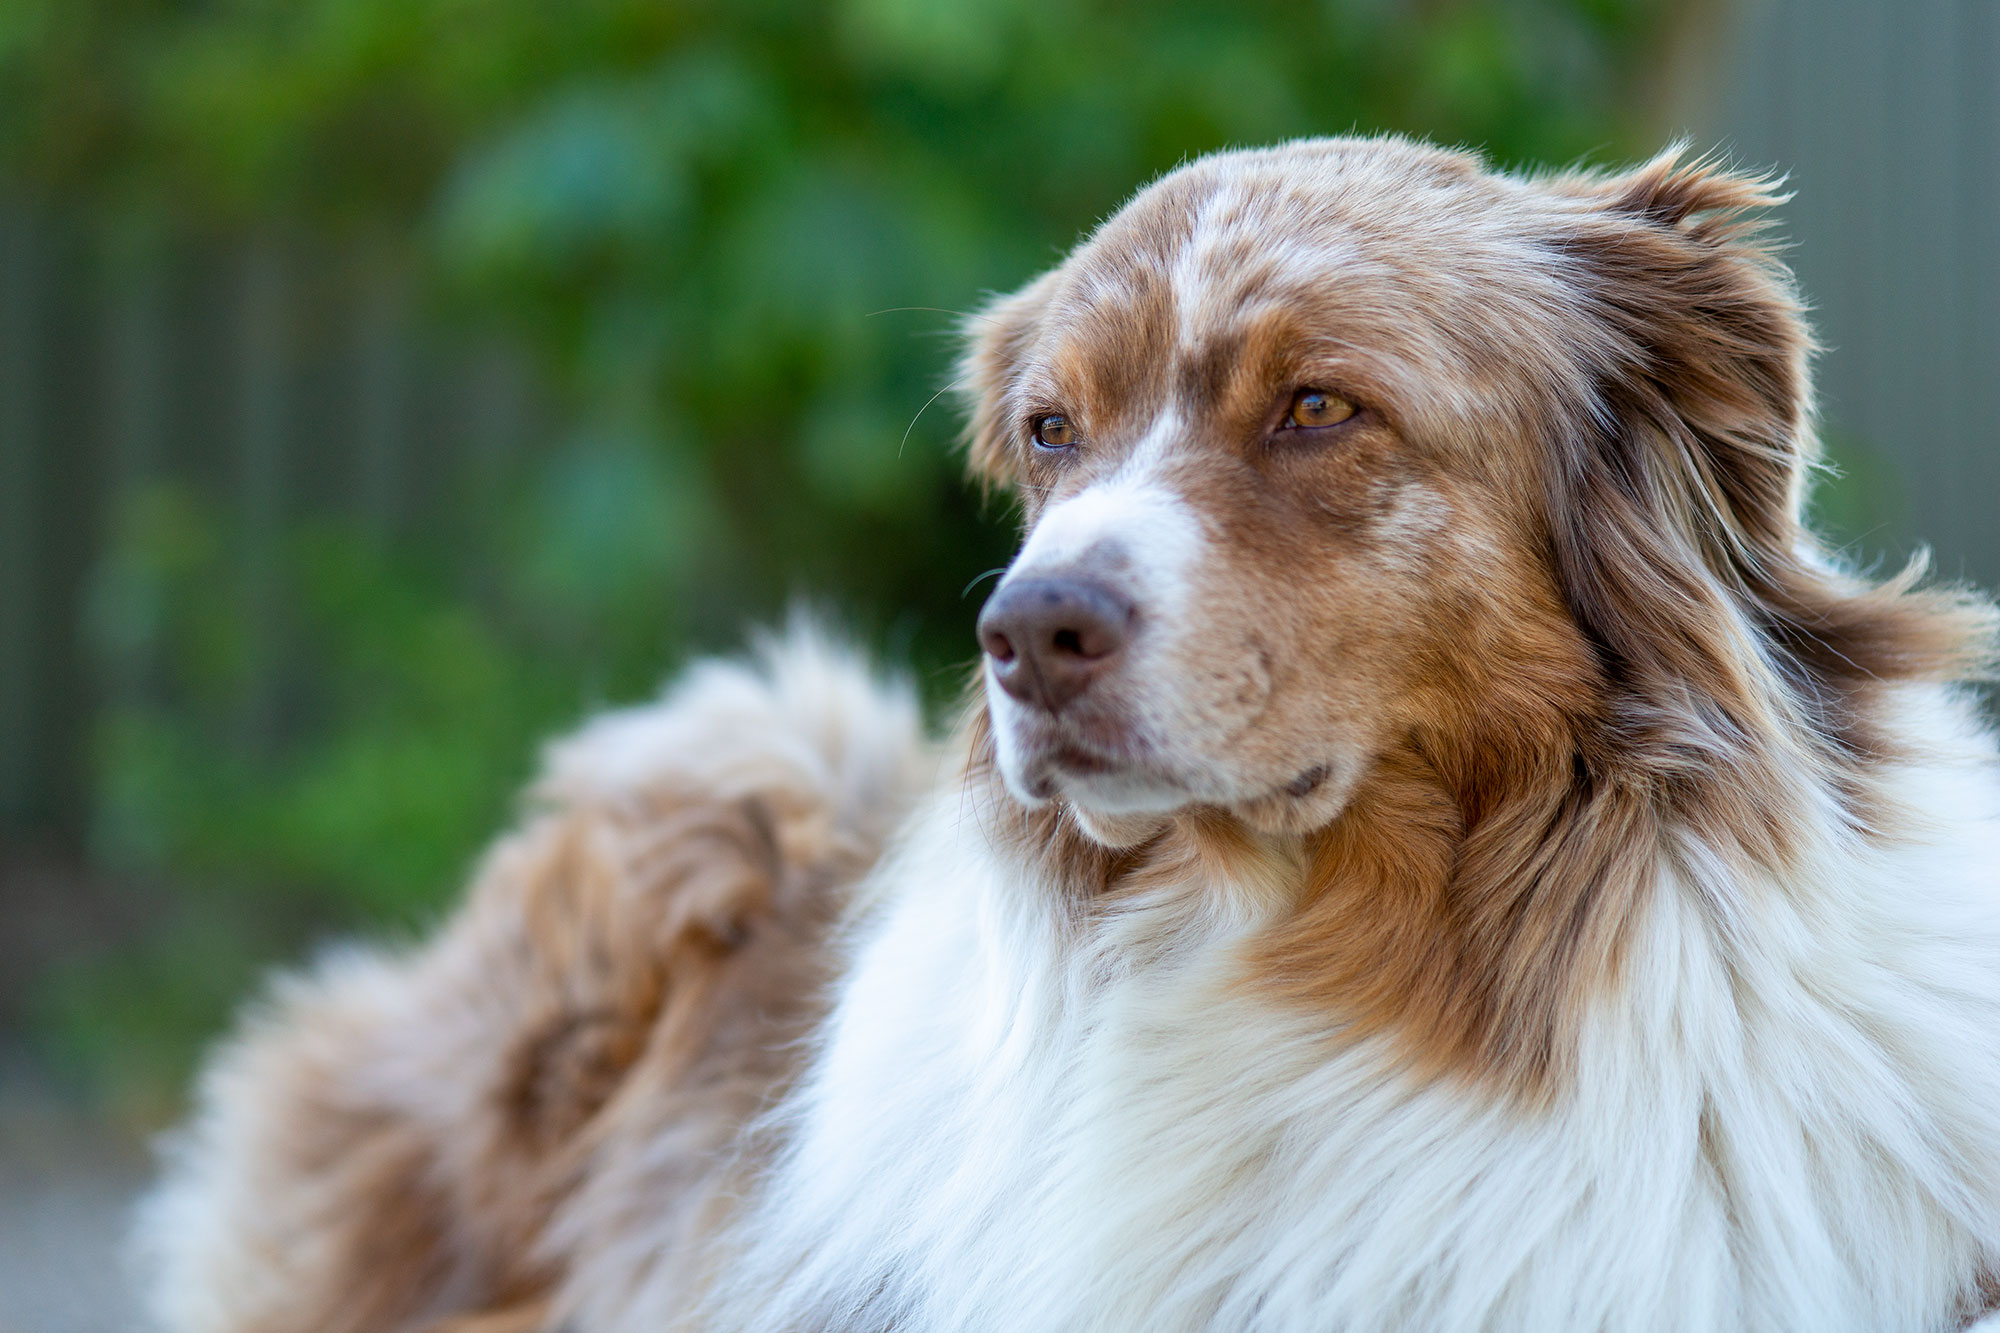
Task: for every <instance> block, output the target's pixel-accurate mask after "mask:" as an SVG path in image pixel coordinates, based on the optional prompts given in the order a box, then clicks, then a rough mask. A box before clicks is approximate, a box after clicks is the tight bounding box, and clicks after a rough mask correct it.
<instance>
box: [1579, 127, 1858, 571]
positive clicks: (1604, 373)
mask: <svg viewBox="0 0 2000 1333" xmlns="http://www.w3.org/2000/svg"><path fill="white" fill-rule="evenodd" d="M1557 185H1558V188H1559V189H1562V190H1563V191H1564V192H1565V193H1572V194H1574V195H1576V196H1577V197H1578V198H1579V200H1580V201H1581V202H1583V203H1584V204H1585V205H1586V207H1585V209H1584V215H1583V216H1582V217H1581V218H1579V219H1578V220H1577V225H1576V228H1575V230H1574V231H1573V232H1572V233H1571V234H1569V235H1566V236H1564V237H1563V238H1562V244H1563V245H1564V248H1565V252H1566V254H1568V255H1570V256H1573V257H1574V258H1576V259H1577V260H1579V261H1581V267H1580V271H1579V272H1578V273H1577V276H1576V280H1577V282H1578V285H1579V287H1580V288H1581V290H1582V294H1583V297H1584V300H1585V303H1586V305H1587V306H1589V307H1590V308H1591V312H1592V313H1593V314H1594V315H1595V316H1596V323H1597V325H1598V326H1599V327H1600V328H1601V329H1603V330H1605V331H1606V332H1607V333H1608V334H1609V335H1610V336H1609V338H1608V340H1607V341H1606V342H1605V344H1604V345H1603V346H1602V347H1601V348H1600V349H1598V351H1597V356H1598V358H1599V364H1597V365H1595V366H1593V367H1592V368H1591V369H1592V370H1593V371H1594V372H1595V373H1594V378H1595V380H1596V383H1595V385H1594V386H1593V390H1594V398H1595V400H1596V401H1595V403H1594V404H1593V406H1594V407H1595V409H1596V413H1597V415H1598V416H1599V417H1600V418H1601V419H1602V420H1604V421H1605V422H1607V423H1608V426H1609V429H1608V430H1607V431H1606V432H1605V438H1602V439H1601V440H1599V441H1598V442H1597V443H1598V446H1599V448H1601V449H1605V450H1608V451H1609V452H1610V455H1611V456H1610V458H1609V459H1608V460H1607V461H1608V462H1609V463H1610V465H1611V466H1612V467H1613V468H1614V469H1616V470H1617V471H1618V472H1619V473H1620V474H1621V475H1622V478H1623V480H1624V482H1625V483H1626V484H1627V485H1628V486H1631V487H1635V488H1637V489H1638V490H1641V491H1650V492H1652V494H1650V495H1647V496H1645V497H1644V498H1646V499H1647V500H1649V501H1657V502H1661V503H1664V504H1665V505H1666V506H1667V509H1668V515H1667V516H1668V517H1671V518H1677V519H1679V520H1681V521H1682V522H1684V523H1686V524H1687V525H1688V531H1687V535H1688V536H1689V537H1690V538H1692V539H1693V540H1694V541H1695V542H1696V543H1697V544H1698V545H1699V546H1700V547H1701V549H1702V554H1703V556H1704V557H1705V559H1706V561H1707V563H1709V564H1710V566H1711V569H1712V572H1714V573H1715V574H1717V575H1719V576H1721V577H1723V578H1724V579H1726V580H1729V581H1732V582H1733V581H1734V580H1735V578H1736V577H1737V576H1739V575H1742V574H1747V573H1752V572H1753V571H1754V570H1755V568H1756V567H1757V566H1758V565H1759V564H1761V563H1762V562H1763V561H1764V560H1766V559H1767V558H1768V557H1769V556H1770V555H1771V554H1772V553H1774V552H1779V553H1787V554H1789V553H1790V552H1791V551H1792V549H1793V547H1794V546H1795V544H1796V541H1797V539H1798V533H1799V522H1800V508H1801V503H1802V499H1803V489H1804V481H1805V478H1806V473H1807V469H1808V468H1809V467H1810V465H1811V463H1812V461H1813V459H1814V458H1815V457H1816V455H1817V452H1818V445H1817V443H1816V440H1815V437H1814V435H1813V428H1812V401H1811V381H1810V378H1809V370H1808V365H1807V362H1808V359H1809V357H1810V355H1811V353H1812V338H1811V335H1810V333H1809V331H1808V330H1807V328H1806V323H1805V319H1804V316H1803V314H1802V311H1801V308H1800V303H1799V299H1798V295H1797V292H1796V290H1795V288H1794V286H1793V283H1792V275H1791V271H1790V270H1789V269H1788V268H1787V267H1786V266H1785V265H1784V263H1783V262H1782V261H1781V260H1779V258H1778V257H1777V255H1776V253H1775V250H1774V247H1773V246H1772V245H1771V244H1769V243H1768V242H1767V241H1766V240H1765V239H1764V237H1763V230H1764V221H1763V214H1764V212H1765V210H1768V209H1769V208H1771V207H1772V206H1774V205H1776V204H1779V203H1782V202H1783V201H1784V200H1785V198H1787V196H1785V195H1783V194H1781V193H1779V191H1778V189H1777V183H1776V182H1774V181H1772V180H1770V179H1768V178H1766V177H1761V176H1755V175H1749V174H1745V173H1741V172H1737V171H1732V170H1729V169H1727V168H1725V167H1723V166H1722V165H1721V164H1719V163H1718V162H1716V161H1715V160H1714V159H1708V158H1704V159H1696V160H1693V161H1688V160H1686V155H1685V149H1684V148H1683V147H1680V146H1675V147H1673V148H1669V149H1668V150H1667V151H1666V152H1664V153H1662V154H1660V155H1659V156H1658V157H1656V158H1654V159H1653V160H1652V161H1650V162H1648V163H1646V164H1645V165H1644V166H1641V167H1639V168H1637V169H1635V170H1632V171H1629V172H1624V173H1620V174H1616V175H1609V176H1595V175H1575V176H1570V177H1567V178H1564V179H1562V180H1559V181H1558V182H1557Z"/></svg>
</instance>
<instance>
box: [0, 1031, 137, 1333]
mask: <svg viewBox="0 0 2000 1333" xmlns="http://www.w3.org/2000/svg"><path fill="white" fill-rule="evenodd" d="M147 1171H148V1165H147V1156H146V1151H145V1147H144V1145H143V1144H142V1143H141V1142H139V1140H138V1139H137V1137H136V1136H133V1135H129V1134H124V1133H120V1132H118V1131H115V1130H112V1129H109V1128H107V1127H105V1126H104V1125H102V1124H101V1123H99V1122H96V1121H94V1120H91V1119H89V1118H87V1117H85V1116H84V1115H83V1114H82V1113H80V1112H79V1111H78V1110H77V1109H76V1108H75V1107H74V1106H73V1105H71V1104H70V1103H68V1102H66V1101H64V1100H62V1099H60V1098H58V1097H57V1096H56V1095H55V1094H53V1093H52V1092H50V1091H49V1090H48V1089H47V1088H46V1086H45V1085H44V1084H42V1083H40V1082H39V1081H38V1080H37V1079H36V1077H35V1076H34V1075H33V1074H32V1073H29V1072H27V1071H26V1070H25V1068H24V1066H23V1065H22V1063H21V1062H20V1061H18V1060H14V1059H7V1058H6V1057H5V1056H0V1333H131V1331H132V1330H134V1329H136V1328H138V1327H139V1314H138V1308H137V1304H136V1302H135V1300H134V1299H133V1294H132V1284H131V1282H130V1280H129V1275H128V1272H127V1268H126V1265H125V1260H124V1255H123V1245H124V1233H125V1228H126V1218H127V1216H128V1214H129V1212H130V1209H131V1205H132V1201H133V1199H134V1198H135V1197H136V1196H137V1194H138V1192H139V1190H140V1189H141V1188H142V1187H143V1185H144V1182H145V1179H146V1175H147Z"/></svg>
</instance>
